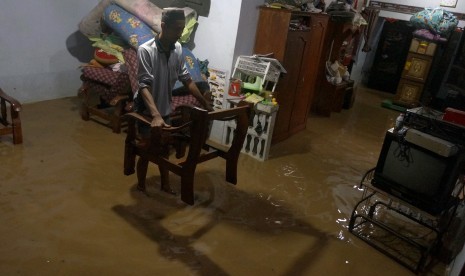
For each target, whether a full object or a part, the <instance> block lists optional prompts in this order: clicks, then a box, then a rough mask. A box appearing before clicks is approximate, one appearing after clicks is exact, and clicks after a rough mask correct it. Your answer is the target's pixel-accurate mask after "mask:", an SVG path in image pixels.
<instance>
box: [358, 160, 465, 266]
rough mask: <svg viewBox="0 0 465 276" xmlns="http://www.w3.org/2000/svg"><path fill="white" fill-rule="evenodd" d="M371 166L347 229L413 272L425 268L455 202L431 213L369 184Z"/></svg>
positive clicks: (438, 245)
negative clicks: (438, 212)
mask: <svg viewBox="0 0 465 276" xmlns="http://www.w3.org/2000/svg"><path fill="white" fill-rule="evenodd" d="M373 173H374V169H372V170H370V171H368V172H367V173H366V174H365V175H364V177H363V179H362V181H361V182H360V186H359V188H360V189H363V195H362V199H361V200H360V201H359V202H358V203H357V204H356V206H355V208H354V210H353V212H352V215H351V217H350V222H349V232H351V233H352V234H354V235H355V236H357V237H358V238H360V239H362V240H363V241H365V242H366V243H368V244H370V245H371V246H373V247H374V248H375V249H377V250H379V251H380V252H382V253H384V254H385V255H387V256H389V257H391V258H392V259H394V260H395V261H397V262H398V263H400V264H402V265H404V266H405V267H407V268H408V269H410V270H412V271H413V272H415V273H418V272H421V271H424V270H425V268H426V267H427V266H428V265H429V264H431V261H432V260H434V259H435V258H434V257H435V255H436V254H437V253H438V251H439V249H440V248H441V240H442V237H443V235H444V233H445V232H446V231H447V229H448V226H449V224H450V221H451V219H452V218H453V217H454V214H455V211H456V209H457V206H458V204H454V206H452V207H451V208H450V209H448V210H446V211H444V212H442V213H441V214H440V215H438V216H433V215H431V214H429V213H427V212H425V211H422V210H419V209H418V208H416V207H414V206H411V205H409V204H408V203H407V202H405V201H403V200H401V199H399V198H397V197H395V196H394V195H391V194H388V193H386V192H384V191H382V190H379V189H377V188H376V187H373V186H372V185H371V180H372V179H373Z"/></svg>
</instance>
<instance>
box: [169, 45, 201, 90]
mask: <svg viewBox="0 0 465 276" xmlns="http://www.w3.org/2000/svg"><path fill="white" fill-rule="evenodd" d="M182 57H183V59H184V62H185V64H186V67H187V71H189V74H190V75H191V78H192V80H193V81H194V82H195V84H196V85H197V87H198V88H199V89H200V91H201V92H202V90H205V85H204V84H207V86H208V83H207V82H206V80H204V79H203V77H202V72H201V71H200V64H199V61H198V60H197V58H196V57H195V56H194V54H193V53H192V52H191V51H190V50H189V49H188V48H186V47H182ZM172 93H173V95H183V94H186V93H188V91H185V89H184V85H183V84H182V83H181V82H180V81H177V82H176V83H175V85H174V88H173V92H172Z"/></svg>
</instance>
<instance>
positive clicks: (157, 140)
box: [124, 102, 252, 205]
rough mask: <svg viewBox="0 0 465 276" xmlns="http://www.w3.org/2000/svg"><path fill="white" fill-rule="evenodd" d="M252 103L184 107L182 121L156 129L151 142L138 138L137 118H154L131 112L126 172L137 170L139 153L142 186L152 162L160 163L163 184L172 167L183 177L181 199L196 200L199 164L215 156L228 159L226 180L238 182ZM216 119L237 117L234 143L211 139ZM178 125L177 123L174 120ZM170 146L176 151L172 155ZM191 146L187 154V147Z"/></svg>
mask: <svg viewBox="0 0 465 276" xmlns="http://www.w3.org/2000/svg"><path fill="white" fill-rule="evenodd" d="M251 110H252V105H251V104H248V103H245V102H243V103H240V104H239V105H238V106H237V107H235V108H231V109H225V110H219V111H212V112H207V111H206V110H203V109H200V108H197V107H194V108H183V109H182V111H181V112H180V121H181V122H180V125H179V126H177V127H176V126H174V127H172V128H166V129H163V130H161V131H159V133H157V132H156V131H155V130H153V129H152V133H151V137H150V139H149V142H148V143H142V142H141V141H142V140H141V139H139V138H138V134H137V126H136V121H138V122H139V123H144V124H148V125H150V120H148V119H147V118H144V117H142V116H141V115H139V114H137V113H128V114H126V116H127V117H128V133H127V137H126V142H125V155H124V174H125V175H130V174H133V173H134V172H135V165H136V162H135V160H136V156H139V160H138V164H137V178H138V187H139V189H141V190H145V178H146V174H147V166H148V162H149V161H150V162H153V163H155V164H157V165H158V167H159V170H160V176H161V182H162V186H165V184H168V182H169V177H168V174H169V171H171V172H173V173H175V174H176V175H179V176H180V177H181V199H182V200H183V201H184V202H186V203H187V204H190V205H192V204H194V173H195V169H196V167H197V164H199V163H202V162H205V161H208V160H210V159H213V158H215V157H222V158H224V159H225V160H226V181H228V182H230V183H232V184H236V183H237V162H238V159H239V155H240V152H241V149H242V145H243V143H244V140H245V137H246V134H247V130H248V124H249V116H250V111H251ZM213 120H220V121H228V120H236V124H237V128H236V131H235V133H234V137H233V140H232V144H231V146H230V147H226V146H223V145H218V144H216V145H214V143H213V142H212V141H209V140H207V139H208V134H209V125H210V122H211V121H213ZM173 125H174V124H173ZM170 148H174V149H175V150H176V155H175V156H174V157H173V156H171V158H170V156H169V152H170ZM186 149H188V152H187V156H185V151H186Z"/></svg>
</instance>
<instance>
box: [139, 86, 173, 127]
mask: <svg viewBox="0 0 465 276" xmlns="http://www.w3.org/2000/svg"><path fill="white" fill-rule="evenodd" d="M139 93H140V94H141V96H142V99H143V100H144V103H145V105H146V106H147V108H148V110H149V111H150V115H151V116H152V122H151V124H150V126H151V127H159V128H162V127H170V125H168V124H166V123H165V121H164V120H163V117H162V116H161V115H160V112H159V111H158V108H157V106H156V105H155V101H154V100H153V97H152V94H151V93H150V91H149V89H148V88H147V87H144V88H142V89H141V90H140V91H139Z"/></svg>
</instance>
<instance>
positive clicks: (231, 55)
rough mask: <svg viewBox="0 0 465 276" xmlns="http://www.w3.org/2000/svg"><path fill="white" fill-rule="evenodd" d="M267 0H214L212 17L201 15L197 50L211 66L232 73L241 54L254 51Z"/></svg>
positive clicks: (196, 39) (197, 32) (195, 51)
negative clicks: (259, 22) (263, 7)
mask: <svg viewBox="0 0 465 276" xmlns="http://www.w3.org/2000/svg"><path fill="white" fill-rule="evenodd" d="M264 3H265V1H264V0H248V1H242V0H229V1H220V0H216V1H215V0H212V2H211V7H210V14H209V16H208V17H199V26H198V28H197V31H196V33H195V48H194V50H193V53H194V54H195V56H196V57H197V58H199V59H201V60H202V59H208V60H209V62H210V64H209V66H211V67H213V68H217V69H222V70H225V71H227V72H229V73H231V71H232V70H233V68H234V62H235V60H236V57H237V56H238V55H251V54H252V51H253V46H254V43H255V31H256V27H257V22H258V9H257V6H260V5H263V4H264Z"/></svg>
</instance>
